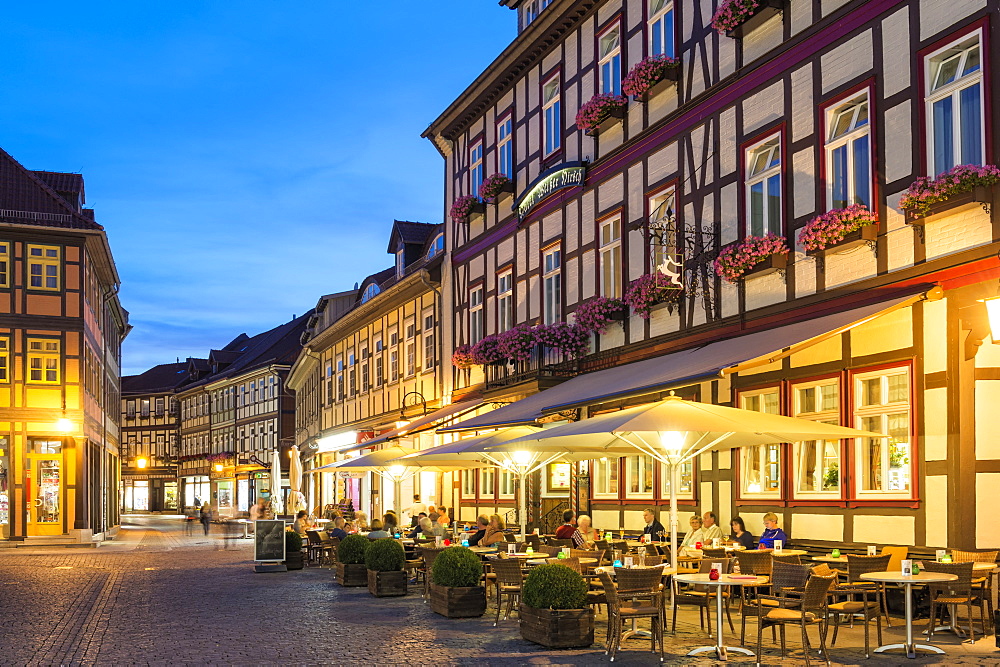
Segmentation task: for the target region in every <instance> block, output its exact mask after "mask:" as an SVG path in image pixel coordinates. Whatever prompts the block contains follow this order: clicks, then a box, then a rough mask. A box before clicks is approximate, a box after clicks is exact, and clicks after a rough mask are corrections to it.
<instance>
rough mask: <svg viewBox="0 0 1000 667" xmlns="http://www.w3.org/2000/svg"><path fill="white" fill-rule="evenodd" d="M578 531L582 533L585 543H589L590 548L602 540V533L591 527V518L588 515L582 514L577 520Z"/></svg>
mask: <svg viewBox="0 0 1000 667" xmlns="http://www.w3.org/2000/svg"><path fill="white" fill-rule="evenodd" d="M576 531H577V532H578V533H580V536H581V537H583V541H584V542H586V543H587V545H588V548H589V547H592V546H593V545H594V542H596V541H597V540H599V539H601V535H600V533H598V532H597V531H596V530H595V529H594V528H592V527H591V525H590V517H589V516H587V515H586V514H581V515H580V516H579V517H577V520H576Z"/></svg>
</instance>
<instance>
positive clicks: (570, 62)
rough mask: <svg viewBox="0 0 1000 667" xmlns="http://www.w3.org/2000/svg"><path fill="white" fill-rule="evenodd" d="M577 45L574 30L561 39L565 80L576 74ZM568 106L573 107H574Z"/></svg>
mask: <svg viewBox="0 0 1000 667" xmlns="http://www.w3.org/2000/svg"><path fill="white" fill-rule="evenodd" d="M578 46H579V40H578V38H577V33H576V32H571V33H569V34H568V35H566V39H565V40H564V41H563V53H564V54H565V57H564V58H563V59H562V74H563V76H564V77H565V78H566V79H567V80H569V79H572V78H573V76H574V75H575V74H576V58H577V47H578ZM569 108H571V109H575V108H576V107H569Z"/></svg>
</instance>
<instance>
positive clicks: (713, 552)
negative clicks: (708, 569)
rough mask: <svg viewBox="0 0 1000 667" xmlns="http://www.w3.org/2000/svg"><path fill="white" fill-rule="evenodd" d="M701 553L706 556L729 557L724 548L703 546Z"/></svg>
mask: <svg viewBox="0 0 1000 667" xmlns="http://www.w3.org/2000/svg"><path fill="white" fill-rule="evenodd" d="M701 555H702V556H704V557H705V558H729V554H728V553H727V552H726V550H725V549H722V548H719V549H713V548H712V547H702V550H701Z"/></svg>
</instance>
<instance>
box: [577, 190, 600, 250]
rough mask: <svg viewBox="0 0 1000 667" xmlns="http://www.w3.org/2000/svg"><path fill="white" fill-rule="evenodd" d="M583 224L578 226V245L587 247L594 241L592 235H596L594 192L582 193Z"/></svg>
mask: <svg viewBox="0 0 1000 667" xmlns="http://www.w3.org/2000/svg"><path fill="white" fill-rule="evenodd" d="M581 217H582V218H583V224H581V225H580V245H587V244H588V243H591V242H592V241H593V240H594V234H596V230H595V225H594V220H595V219H596V217H597V216H596V214H595V212H594V191H593V190H590V191H588V192H585V193H583V215H582V216H581Z"/></svg>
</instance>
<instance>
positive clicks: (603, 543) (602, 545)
mask: <svg viewBox="0 0 1000 667" xmlns="http://www.w3.org/2000/svg"><path fill="white" fill-rule="evenodd" d="M594 548H595V549H604V550H605V551H610V550H611V543H610V542H608V541H607V540H597V541H596V542H594Z"/></svg>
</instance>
